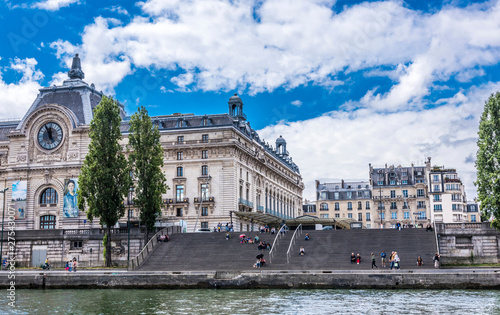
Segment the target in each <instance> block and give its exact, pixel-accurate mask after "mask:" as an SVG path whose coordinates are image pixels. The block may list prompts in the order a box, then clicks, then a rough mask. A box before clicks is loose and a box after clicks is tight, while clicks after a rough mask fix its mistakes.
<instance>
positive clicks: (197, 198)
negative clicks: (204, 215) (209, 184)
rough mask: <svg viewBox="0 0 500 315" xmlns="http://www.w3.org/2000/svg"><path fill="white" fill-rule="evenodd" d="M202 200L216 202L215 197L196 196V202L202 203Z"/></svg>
mask: <svg viewBox="0 0 500 315" xmlns="http://www.w3.org/2000/svg"><path fill="white" fill-rule="evenodd" d="M202 202H215V198H214V197H205V198H202V197H194V203H202Z"/></svg>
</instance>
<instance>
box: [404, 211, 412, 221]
mask: <svg viewBox="0 0 500 315" xmlns="http://www.w3.org/2000/svg"><path fill="white" fill-rule="evenodd" d="M403 216H404V218H405V219H409V218H410V211H405V212H404V213H403Z"/></svg>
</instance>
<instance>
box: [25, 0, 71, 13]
mask: <svg viewBox="0 0 500 315" xmlns="http://www.w3.org/2000/svg"><path fill="white" fill-rule="evenodd" d="M76 2H79V0H45V1H40V2H36V3H34V4H33V5H32V7H33V8H37V9H42V10H47V11H57V10H59V9H60V8H64V7H69V6H70V5H71V4H73V3H76Z"/></svg>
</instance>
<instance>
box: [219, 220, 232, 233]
mask: <svg viewBox="0 0 500 315" xmlns="http://www.w3.org/2000/svg"><path fill="white" fill-rule="evenodd" d="M214 232H234V229H233V225H232V224H231V223H229V222H226V225H223V224H222V223H220V222H219V223H217V226H214Z"/></svg>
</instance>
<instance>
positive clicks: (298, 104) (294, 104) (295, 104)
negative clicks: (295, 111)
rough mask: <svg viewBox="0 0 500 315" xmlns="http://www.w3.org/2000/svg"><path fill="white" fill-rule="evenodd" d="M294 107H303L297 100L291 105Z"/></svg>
mask: <svg viewBox="0 0 500 315" xmlns="http://www.w3.org/2000/svg"><path fill="white" fill-rule="evenodd" d="M291 104H292V105H293V106H297V107H300V106H302V102H301V101H300V100H295V101H293V102H292V103H291Z"/></svg>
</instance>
